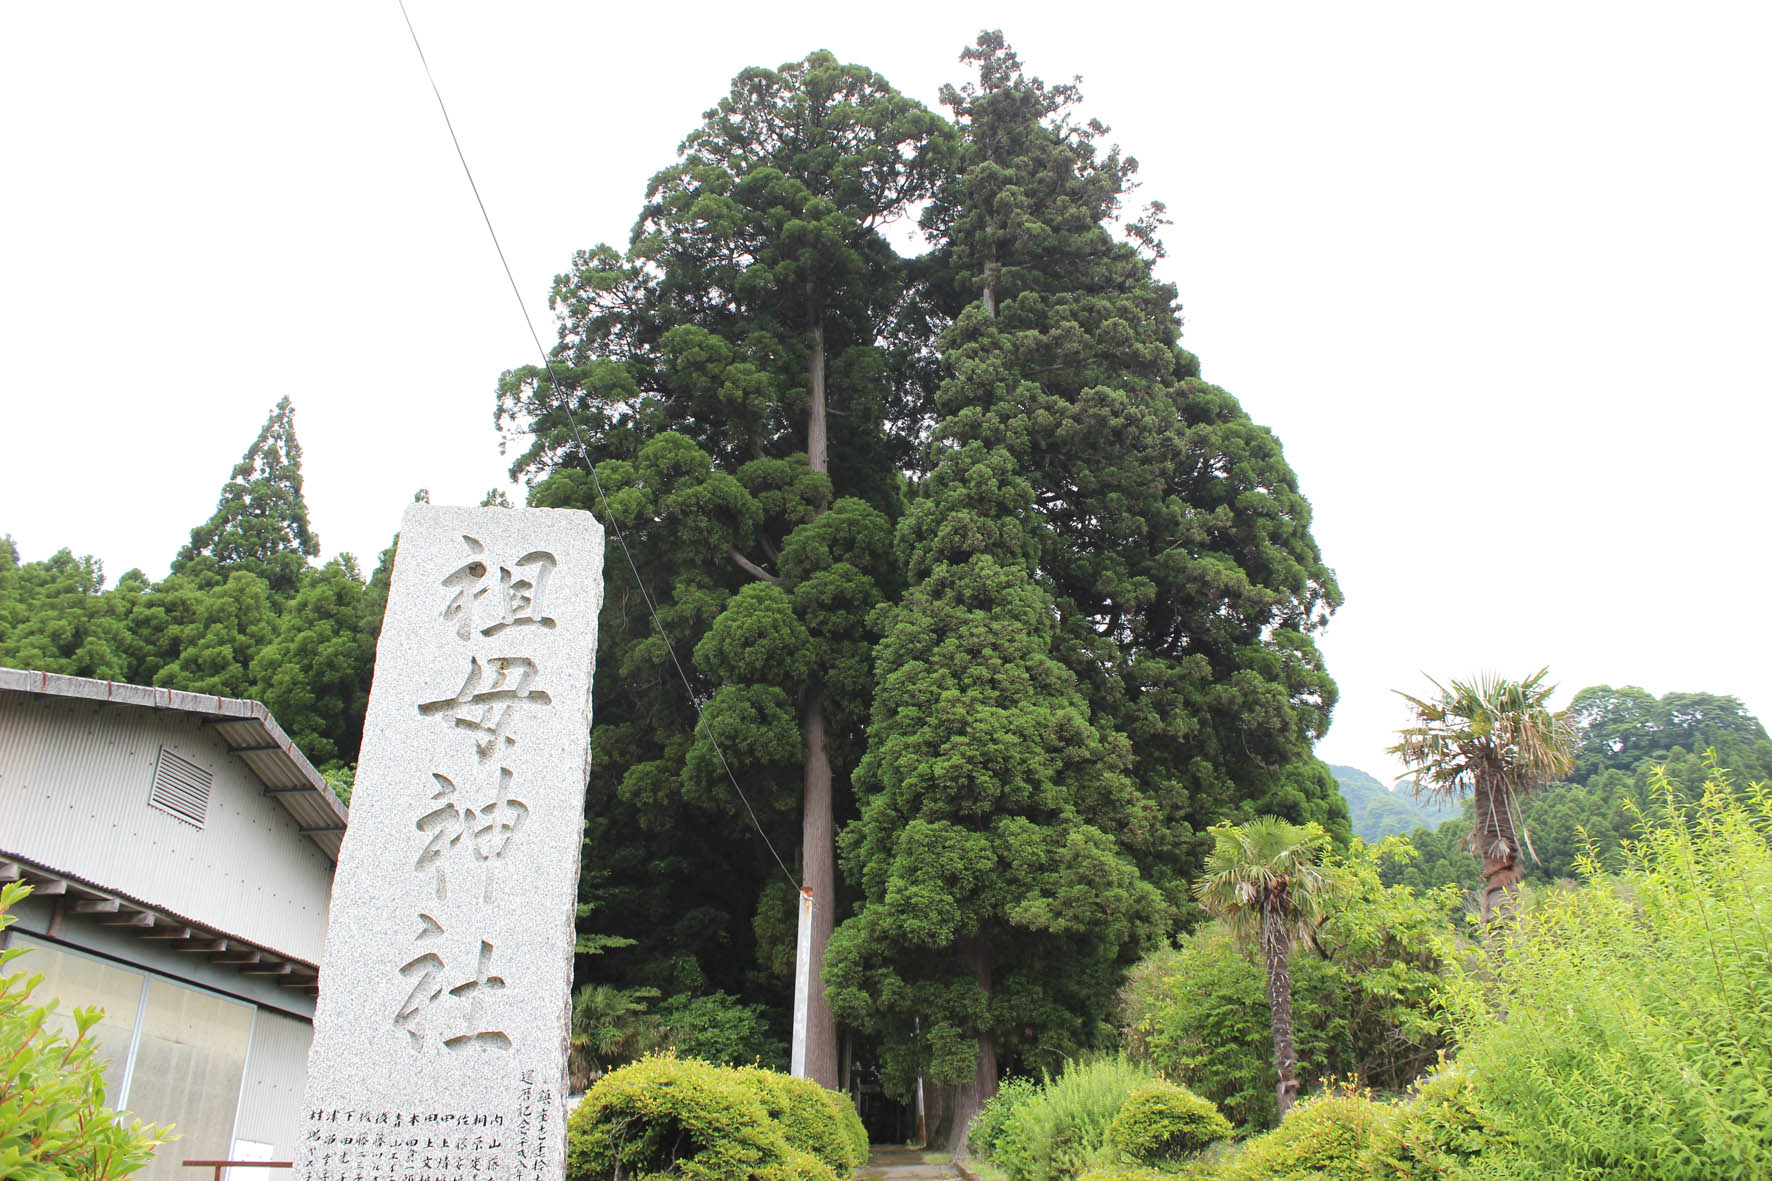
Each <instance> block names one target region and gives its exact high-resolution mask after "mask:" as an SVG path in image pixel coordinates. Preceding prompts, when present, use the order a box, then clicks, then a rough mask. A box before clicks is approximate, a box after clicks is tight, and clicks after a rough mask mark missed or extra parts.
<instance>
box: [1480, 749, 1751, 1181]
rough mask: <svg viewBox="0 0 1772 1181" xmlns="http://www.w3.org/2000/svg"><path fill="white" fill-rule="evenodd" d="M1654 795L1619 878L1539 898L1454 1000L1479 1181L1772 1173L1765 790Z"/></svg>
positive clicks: (1667, 790) (1718, 777)
mask: <svg viewBox="0 0 1772 1181" xmlns="http://www.w3.org/2000/svg"><path fill="white" fill-rule="evenodd" d="M1655 787H1656V792H1657V795H1656V800H1655V805H1654V806H1655V814H1654V815H1653V818H1652V819H1653V823H1652V824H1648V825H1646V826H1645V829H1644V832H1643V835H1642V836H1641V838H1640V839H1638V840H1637V841H1635V842H1633V843H1632V844H1631V846H1630V847H1629V848H1628V849H1627V851H1626V866H1625V871H1624V873H1623V874H1622V875H1621V876H1620V877H1619V878H1618V879H1617V880H1616V881H1614V880H1609V879H1607V878H1605V877H1603V876H1599V875H1598V874H1597V872H1596V873H1595V875H1594V876H1592V877H1590V879H1589V880H1588V881H1587V882H1586V883H1585V884H1584V885H1582V886H1581V887H1580V888H1579V889H1575V890H1570V891H1566V892H1560V893H1557V894H1553V895H1551V896H1549V897H1547V898H1545V899H1543V900H1542V901H1541V902H1540V903H1539V904H1538V905H1536V906H1534V907H1533V908H1531V909H1530V910H1529V911H1528V912H1526V913H1524V914H1522V915H1521V916H1520V917H1519V920H1518V928H1517V931H1515V932H1514V933H1513V936H1512V938H1511V940H1510V947H1509V949H1508V951H1507V954H1506V955H1504V956H1503V957H1501V958H1500V959H1499V960H1497V961H1496V962H1495V963H1494V965H1493V972H1494V978H1493V980H1492V982H1488V987H1487V988H1486V989H1483V990H1479V989H1478V988H1475V987H1471V988H1467V989H1462V990H1459V991H1458V992H1456V993H1454V994H1453V995H1455V996H1458V997H1459V998H1461V1000H1462V1006H1461V1008H1460V1011H1459V1032H1460V1040H1461V1042H1462V1045H1461V1049H1460V1052H1459V1058H1458V1062H1459V1065H1460V1066H1461V1067H1462V1068H1463V1069H1464V1070H1466V1071H1468V1072H1469V1074H1470V1076H1471V1077H1472V1079H1473V1080H1474V1081H1475V1087H1476V1091H1477V1096H1478V1101H1479V1102H1480V1106H1481V1110H1482V1114H1483V1119H1484V1122H1485V1124H1486V1126H1487V1127H1488V1128H1489V1129H1490V1130H1491V1131H1492V1133H1493V1134H1494V1135H1495V1138H1496V1139H1495V1142H1493V1143H1491V1144H1489V1145H1487V1146H1486V1149H1485V1152H1484V1153H1483V1156H1482V1158H1481V1160H1480V1161H1478V1162H1476V1165H1475V1166H1473V1167H1474V1168H1475V1172H1476V1174H1477V1175H1481V1176H1519V1175H1537V1176H1558V1177H1568V1178H1588V1177H1593V1178H1598V1177H1655V1178H1687V1177H1690V1178H1699V1177H1720V1176H1759V1175H1765V1174H1767V1173H1769V1172H1772V1135H1768V1133H1767V1113H1768V1112H1769V1111H1772V1087H1769V1085H1768V1079H1772V987H1768V985H1767V983H1766V981H1767V968H1768V963H1769V960H1768V947H1772V934H1769V933H1772V849H1768V846H1767V841H1766V834H1767V832H1768V831H1772V797H1769V796H1768V795H1767V793H1766V792H1765V791H1764V790H1763V789H1760V788H1753V789H1748V790H1745V791H1743V792H1742V793H1741V794H1742V795H1745V796H1746V802H1743V801H1742V800H1741V799H1740V798H1738V795H1737V792H1736V790H1735V789H1734V788H1733V786H1732V785H1731V783H1730V782H1729V780H1728V778H1727V777H1726V776H1725V775H1724V774H1723V773H1722V772H1720V771H1716V770H1715V769H1714V768H1713V772H1712V776H1711V779H1710V781H1709V783H1708V784H1707V785H1706V787H1705V790H1704V794H1703V795H1702V796H1701V797H1700V798H1699V799H1697V800H1690V799H1686V798H1682V797H1681V796H1680V795H1679V794H1678V793H1677V792H1676V791H1675V790H1674V789H1673V788H1672V785H1671V784H1670V783H1669V781H1668V779H1667V777H1666V776H1665V775H1664V774H1657V775H1656V776H1655ZM1589 868H1590V871H1597V866H1594V865H1592V864H1591V863H1590V866H1589ZM1496 1010H1499V1011H1500V1012H1504V1013H1505V1014H1506V1018H1505V1020H1500V1021H1497V1020H1495V1019H1494V1018H1493V1017H1492V1016H1491V1013H1492V1012H1493V1011H1496Z"/></svg>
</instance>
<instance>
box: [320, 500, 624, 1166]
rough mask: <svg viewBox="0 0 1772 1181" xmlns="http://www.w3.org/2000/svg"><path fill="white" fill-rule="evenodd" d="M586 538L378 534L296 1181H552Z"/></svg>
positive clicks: (434, 528)
mask: <svg viewBox="0 0 1772 1181" xmlns="http://www.w3.org/2000/svg"><path fill="white" fill-rule="evenodd" d="M602 597H603V529H602V527H601V526H600V525H599V524H598V523H597V522H596V520H595V518H593V517H592V516H590V514H588V513H582V512H576V511H572V510H567V509H505V508H481V509H472V508H446V507H441V506H432V505H425V504H415V505H413V506H412V507H411V508H409V509H408V510H407V512H406V516H405V519H404V520H403V521H402V522H401V526H400V539H399V547H398V549H397V551H396V556H395V560H394V574H393V583H392V587H391V590H390V592H389V596H388V608H387V616H386V620H385V622H384V623H383V626H382V633H381V642H380V645H379V647H378V649H377V652H376V662H375V680H374V684H373V687H372V688H371V691H370V695H369V711H368V716H367V719H366V721H365V724H364V734H363V750H362V757H361V760H360V762H359V763H358V768H357V778H356V784H355V789H354V793H353V797H352V800H351V811H350V826H349V829H348V831H347V832H346V833H345V836H344V843H343V847H342V848H341V850H340V853H339V862H338V872H337V875H336V877H335V878H334V882H333V888H332V910H331V916H330V920H329V923H328V927H327V934H326V950H325V956H324V959H323V961H322V964H321V972H320V993H319V998H318V1002H317V1008H316V1012H315V1018H314V1043H313V1049H312V1051H311V1052H310V1055H309V1059H308V1079H307V1090H306V1094H305V1097H304V1104H303V1108H304V1110H303V1115H304V1117H305V1119H306V1124H305V1127H304V1135H305V1140H304V1141H303V1143H302V1145H301V1148H300V1150H299V1151H298V1152H297V1154H296V1161H295V1173H296V1176H297V1177H298V1178H301V1179H303V1181H445V1179H447V1181H558V1179H559V1178H561V1177H562V1176H563V1175H564V1163H565V1162H564V1154H565V1111H564V1108H563V1103H564V1100H565V1097H566V1082H565V1079H566V1041H567V1036H568V1032H569V1004H570V998H569V995H568V994H569V992H570V988H571V983H572V947H573V913H574V902H575V896H576V891H577V887H578V859H579V848H580V841H581V831H582V817H583V810H584V792H585V783H586V779H587V776H588V774H589V768H590V724H591V671H592V665H593V663H594V661H595V658H596V647H597V612H598V609H599V607H600V606H601V605H602Z"/></svg>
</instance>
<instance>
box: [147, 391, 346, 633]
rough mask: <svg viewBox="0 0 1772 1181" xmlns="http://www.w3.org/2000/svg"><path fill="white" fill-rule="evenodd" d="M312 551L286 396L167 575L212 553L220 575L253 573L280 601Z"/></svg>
mask: <svg viewBox="0 0 1772 1181" xmlns="http://www.w3.org/2000/svg"><path fill="white" fill-rule="evenodd" d="M319 552H320V539H319V538H318V537H316V536H315V535H314V532H313V531H312V530H311V529H309V528H308V504H307V501H305V500H304V499H302V493H301V444H300V443H298V442H297V441H296V438H295V408H294V407H293V406H291V405H290V403H289V399H288V398H287V397H285V398H283V399H282V400H281V401H279V402H278V403H277V406H276V408H275V409H274V410H272V411H271V416H270V417H269V418H267V419H266V420H265V425H264V427H263V428H262V429H260V431H259V432H258V438H257V439H255V440H253V443H252V446H250V447H248V448H247V449H246V454H245V455H243V456H241V457H240V462H239V463H238V464H236V465H235V466H234V471H233V474H232V475H231V476H230V477H229V478H228V482H227V483H226V484H224V485H222V492H221V499H220V501H218V502H217V504H216V506H215V514H214V515H213V516H211V517H210V518H209V520H207V521H205V522H204V523H203V524H201V525H199V526H197V527H196V528H195V529H193V530H191V541H190V544H189V545H187V546H185V547H184V548H183V549H182V550H180V551H179V554H178V557H177V558H175V559H173V563H172V572H173V573H174V574H180V573H183V572H184V571H185V569H186V568H187V567H189V566H190V565H191V564H192V562H194V561H195V560H197V559H198V558H201V557H210V558H214V559H215V562H216V565H217V567H218V568H219V569H220V571H221V573H222V576H223V577H224V578H226V577H227V575H229V574H231V573H233V572H234V571H235V570H244V571H246V572H248V573H250V574H256V575H258V576H259V577H260V578H262V579H264V580H265V581H266V582H267V583H269V584H270V586H271V591H272V593H273V594H274V595H276V596H277V597H278V598H279V599H280V600H281V599H287V598H289V597H290V596H292V595H293V594H294V593H295V585H296V582H297V580H298V579H299V578H300V577H301V573H302V570H303V569H304V568H305V567H306V566H307V560H308V559H309V558H312V557H314V556H316V555H317V554H319Z"/></svg>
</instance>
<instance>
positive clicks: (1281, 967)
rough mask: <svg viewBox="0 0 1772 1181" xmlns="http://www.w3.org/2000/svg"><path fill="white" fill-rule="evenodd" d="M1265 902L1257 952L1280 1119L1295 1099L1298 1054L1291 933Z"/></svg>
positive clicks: (1275, 911)
mask: <svg viewBox="0 0 1772 1181" xmlns="http://www.w3.org/2000/svg"><path fill="white" fill-rule="evenodd" d="M1273 901H1275V900H1274V899H1271V898H1270V899H1269V900H1267V903H1266V904H1264V905H1263V906H1262V908H1261V953H1262V956H1263V958H1265V959H1266V961H1267V1004H1268V1012H1269V1013H1270V1014H1271V1015H1272V1017H1273V1026H1274V1069H1275V1070H1276V1071H1278V1072H1279V1075H1280V1081H1279V1084H1278V1085H1277V1086H1276V1087H1275V1088H1274V1095H1275V1097H1276V1098H1277V1099H1278V1100H1279V1105H1280V1118H1281V1119H1285V1118H1286V1113H1287V1112H1288V1111H1290V1110H1292V1102H1293V1100H1295V1099H1296V1098H1297V1097H1298V1073H1297V1071H1298V1051H1297V1049H1295V1048H1294V1045H1293V1041H1292V969H1291V967H1290V965H1289V964H1288V962H1287V961H1288V960H1289V959H1290V958H1291V954H1292V932H1291V929H1290V928H1289V927H1288V926H1287V924H1286V921H1285V916H1284V914H1283V913H1282V912H1281V908H1279V907H1275V906H1274V905H1272V903H1273Z"/></svg>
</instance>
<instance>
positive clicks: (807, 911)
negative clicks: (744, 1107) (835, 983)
mask: <svg viewBox="0 0 1772 1181" xmlns="http://www.w3.org/2000/svg"><path fill="white" fill-rule="evenodd" d="M812 905H813V903H812V887H811V886H801V887H800V940H799V945H798V949H797V950H796V951H795V953H794V1049H793V1056H792V1059H791V1065H790V1066H789V1068H788V1070H789V1073H790V1074H792V1075H793V1076H794V1077H796V1078H806V1077H807V1074H806V1013H807V1010H808V1009H809V1008H810V1007H811V1004H812Z"/></svg>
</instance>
